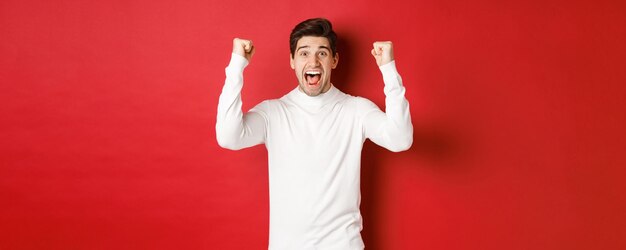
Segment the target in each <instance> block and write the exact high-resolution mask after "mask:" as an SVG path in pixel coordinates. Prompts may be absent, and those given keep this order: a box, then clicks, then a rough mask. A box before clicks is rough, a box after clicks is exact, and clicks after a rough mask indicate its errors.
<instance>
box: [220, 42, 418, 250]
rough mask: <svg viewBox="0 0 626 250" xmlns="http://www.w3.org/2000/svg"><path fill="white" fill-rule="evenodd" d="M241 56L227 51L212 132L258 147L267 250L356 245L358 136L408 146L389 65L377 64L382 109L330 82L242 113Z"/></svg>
mask: <svg viewBox="0 0 626 250" xmlns="http://www.w3.org/2000/svg"><path fill="white" fill-rule="evenodd" d="M247 65H248V61H247V60H246V59H245V58H244V57H242V56H239V55H236V54H232V57H231V61H230V64H229V65H228V67H226V82H225V84H224V87H223V89H222V94H221V95H220V98H219V104H218V109H217V124H216V135H217V141H218V143H219V145H220V146H222V147H224V148H228V149H232V150H238V149H241V148H246V147H251V146H254V145H258V144H261V143H264V144H265V147H266V148H267V151H268V155H269V156H268V159H269V185H270V187H269V191H270V230H269V231H270V236H269V249H271V250H282V249H289V250H291V249H298V250H301V249H307V250H308V249H322V250H333V249H337V250H346V249H363V248H364V246H363V240H362V239H361V234H360V232H361V229H362V227H363V226H362V220H361V214H360V212H359V204H360V202H361V194H360V187H359V186H360V165H361V149H362V147H363V142H364V141H365V139H367V138H369V139H370V140H372V141H373V142H374V143H376V144H378V145H380V146H382V147H384V148H387V149H389V150H391V151H394V152H397V151H403V150H406V149H408V148H409V147H410V146H411V143H412V142H413V126H412V124H411V115H410V113H409V104H408V102H407V100H406V98H405V97H404V92H405V89H404V87H403V86H402V79H401V78H400V75H399V74H398V72H397V70H396V67H395V62H390V63H388V64H385V65H383V66H381V67H380V70H381V72H382V74H383V80H384V83H385V87H384V93H385V96H386V99H385V105H386V111H387V112H386V113H383V112H382V111H381V110H380V109H379V108H378V107H377V106H376V105H375V104H374V103H372V102H371V101H369V100H367V99H365V98H362V97H354V96H350V95H347V94H344V93H343V92H341V91H340V90H338V89H337V88H335V87H334V86H331V88H330V90H329V91H328V92H326V93H324V94H321V95H319V96H316V97H310V96H307V95H306V94H304V93H302V92H301V91H300V90H299V89H298V88H295V89H294V90H292V91H291V92H289V93H288V94H286V95H285V96H283V97H281V98H280V99H277V100H267V101H264V102H262V103H260V104H258V105H257V106H256V107H254V108H253V109H251V110H250V111H249V112H248V113H246V114H243V112H242V110H241V88H242V87H243V70H244V68H245V67H246V66H247Z"/></svg>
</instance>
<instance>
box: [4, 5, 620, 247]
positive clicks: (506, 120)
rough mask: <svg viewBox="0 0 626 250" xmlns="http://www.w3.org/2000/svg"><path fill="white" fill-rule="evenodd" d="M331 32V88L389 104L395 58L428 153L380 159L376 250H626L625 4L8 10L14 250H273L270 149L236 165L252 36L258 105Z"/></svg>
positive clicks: (371, 214)
mask: <svg viewBox="0 0 626 250" xmlns="http://www.w3.org/2000/svg"><path fill="white" fill-rule="evenodd" d="M317 16H324V17H327V18H329V19H330V20H331V21H333V23H334V26H335V29H336V31H337V32H338V34H339V36H340V39H341V42H340V44H339V50H340V51H339V53H340V62H339V67H338V68H337V70H336V71H334V73H333V82H334V83H335V85H336V86H338V87H339V88H340V89H342V90H344V91H345V92H348V93H351V94H353V95H360V96H364V97H367V98H369V99H371V100H373V101H374V102H376V103H377V104H378V105H379V106H381V107H383V105H384V95H383V93H382V79H381V77H380V73H379V72H378V71H377V68H376V64H375V62H374V60H373V58H371V55H370V54H369V50H370V46H371V43H372V42H374V41H376V40H391V41H393V42H394V44H395V52H396V54H395V55H396V61H397V65H398V69H399V71H400V73H401V74H402V76H403V79H404V84H405V86H406V88H407V98H408V99H409V102H410V104H411V112H412V116H413V124H414V126H415V138H414V139H415V140H414V141H415V142H414V144H413V147H412V148H411V149H410V150H409V151H406V152H402V153H391V152H388V151H386V150H384V149H382V148H379V147H377V146H375V145H374V144H373V143H371V142H366V144H365V147H364V150H363V166H362V192H363V201H362V205H361V207H362V211H363V215H364V226H365V229H364V231H363V237H364V240H365V243H366V246H367V248H368V249H626V214H625V212H624V211H626V199H625V196H624V194H623V192H624V190H626V184H625V181H624V179H625V178H624V177H625V176H626V175H625V174H626V171H624V167H626V155H625V154H624V153H625V149H626V133H625V132H624V130H625V129H626V112H625V111H624V110H625V109H624V107H626V101H625V100H624V99H625V98H624V97H625V96H626V87H625V83H626V73H625V72H626V70H625V69H626V60H625V58H626V49H625V48H626V46H625V45H624V44H626V29H625V28H624V27H626V6H625V4H624V2H623V1H591V0H590V1H516V2H509V1H487V0H479V1H440V0H425V1H422V0H419V1H349V2H346V1H313V2H296V1H287V0H282V1H274V2H266V1H250V0H242V1H216V0H210V1H43V0H42V1H18V0H14V1H13V0H4V1H2V2H1V3H0V82H1V85H0V86H1V87H0V98H1V99H0V100H1V103H0V117H1V118H0V119H1V121H2V122H1V125H0V126H1V131H2V133H0V147H1V152H2V155H1V162H0V163H1V166H0V202H1V203H2V204H1V206H0V249H266V248H267V234H268V209H269V208H268V187H267V185H268V183H267V156H266V150H265V148H264V147H263V146H257V147H254V148H251V149H246V150H241V151H228V150H225V149H221V148H219V147H218V145H217V143H216V140H215V129H214V128H215V115H216V109H217V100H218V95H219V92H220V90H221V87H222V85H223V82H224V67H225V66H226V65H227V63H228V59H229V57H230V51H231V42H232V38H233V37H242V38H248V39H252V40H253V41H254V42H255V45H256V47H257V54H256V55H255V56H254V58H253V60H252V63H251V65H250V66H249V67H248V68H247V70H246V73H245V77H246V86H245V88H244V91H243V98H244V108H245V109H246V110H247V109H249V108H251V107H252V106H253V105H255V104H256V103H258V102H260V101H262V100H264V99H268V98H277V97H280V96H282V95H283V94H285V93H286V92H288V91H289V90H291V89H292V88H294V87H295V86H296V78H295V76H294V73H293V71H292V70H291V69H290V68H289V60H288V56H289V51H288V36H289V32H290V31H291V28H292V27H293V26H294V25H295V24H296V23H298V22H299V21H302V20H304V19H306V18H310V17H317Z"/></svg>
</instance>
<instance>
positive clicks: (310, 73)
mask: <svg viewBox="0 0 626 250" xmlns="http://www.w3.org/2000/svg"><path fill="white" fill-rule="evenodd" d="M306 73H307V74H309V75H319V74H321V72H317V71H307V72H306Z"/></svg>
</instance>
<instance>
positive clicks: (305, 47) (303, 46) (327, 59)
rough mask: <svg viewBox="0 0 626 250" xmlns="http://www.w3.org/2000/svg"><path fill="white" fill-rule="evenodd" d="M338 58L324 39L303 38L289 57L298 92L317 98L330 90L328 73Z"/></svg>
mask: <svg viewBox="0 0 626 250" xmlns="http://www.w3.org/2000/svg"><path fill="white" fill-rule="evenodd" d="M337 62H339V57H338V55H337V54H335V55H333V54H332V51H331V50H330V43H329V42H328V38H326V37H317V36H303V37H302V38H300V40H298V43H297V44H296V51H295V55H291V60H290V63H291V68H292V69H293V70H294V71H295V72H296V77H297V78H298V84H299V87H300V90H302V92H304V93H305V94H307V95H308V96H317V95H319V94H322V93H326V91H328V90H329V89H330V72H331V71H332V70H333V69H334V68H336V67H337Z"/></svg>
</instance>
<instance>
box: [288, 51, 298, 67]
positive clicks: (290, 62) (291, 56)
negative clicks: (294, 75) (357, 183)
mask: <svg viewBox="0 0 626 250" xmlns="http://www.w3.org/2000/svg"><path fill="white" fill-rule="evenodd" d="M289 65H291V69H296V65H294V64H293V54H291V53H289Z"/></svg>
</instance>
